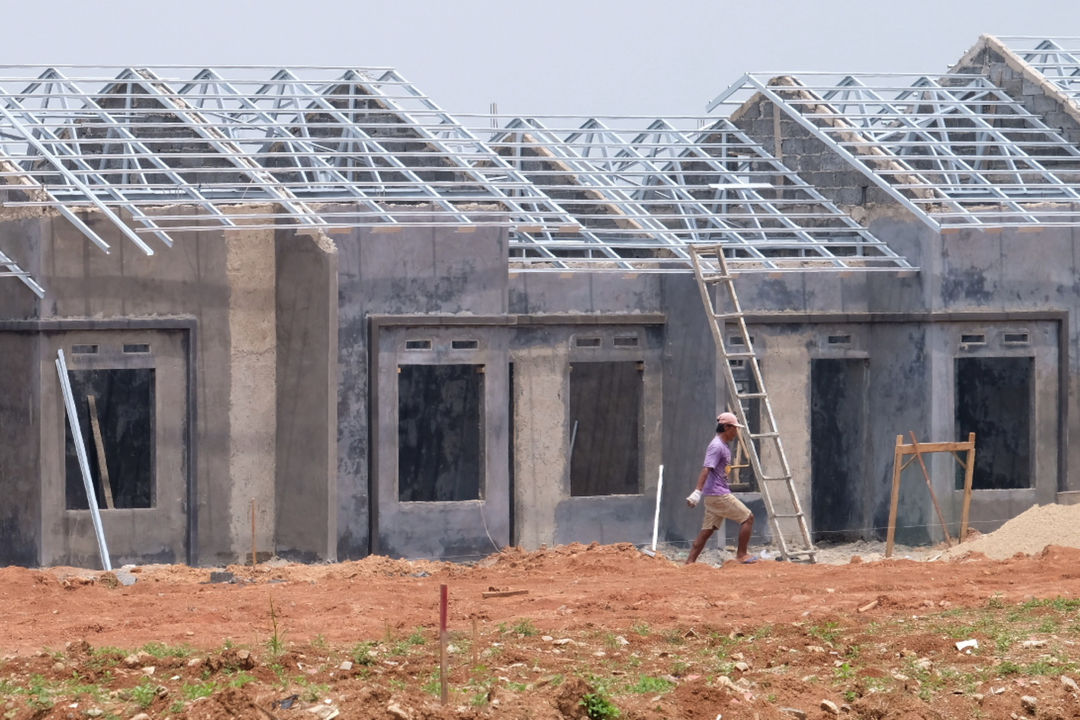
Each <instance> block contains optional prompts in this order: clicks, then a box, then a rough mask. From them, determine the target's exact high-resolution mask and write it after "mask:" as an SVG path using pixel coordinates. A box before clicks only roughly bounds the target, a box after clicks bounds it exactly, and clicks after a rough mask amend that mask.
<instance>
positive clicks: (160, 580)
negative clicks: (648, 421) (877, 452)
mask: <svg viewBox="0 0 1080 720" xmlns="http://www.w3.org/2000/svg"><path fill="white" fill-rule="evenodd" d="M861 549H862V550H863V551H865V557H864V556H863V555H859V554H852V549H851V548H850V547H849V548H847V550H846V552H843V551H839V550H834V551H831V553H830V552H828V551H826V552H824V553H823V555H824V556H827V557H825V558H824V559H825V560H826V561H825V562H821V563H818V564H814V565H810V564H798V563H789V562H776V561H774V560H772V559H763V560H760V561H759V562H757V563H755V564H752V565H742V564H735V563H733V562H727V563H724V564H723V565H722V566H719V567H718V566H717V565H716V564H715V563H716V562H717V561H718V560H719V559H720V555H718V554H717V553H716V552H715V551H710V552H709V553H706V554H705V556H704V560H706V562H699V563H697V564H695V565H692V566H684V565H682V564H681V563H680V562H679V560H680V559H681V557H680V555H681V556H682V557H684V556H685V551H682V552H681V553H680V551H678V550H673V549H671V548H667V549H664V554H666V555H668V556H669V557H664V556H659V557H650V556H648V555H646V554H644V553H643V552H641V550H640V549H639V548H637V547H635V546H632V545H628V544H624V545H608V546H598V545H590V546H584V545H569V546H560V547H555V548H549V549H544V550H541V551H538V552H524V551H521V550H518V549H506V550H504V551H502V552H499V553H497V554H494V555H491V556H490V557H488V558H486V559H485V560H483V561H481V562H479V563H476V564H474V565H454V564H449V563H435V562H424V561H416V562H408V561H404V560H393V559H389V558H386V557H378V556H373V557H369V558H366V559H364V560H360V561H356V562H344V563H338V564H326V565H292V564H285V563H280V562H270V563H265V564H261V565H259V566H257V567H254V568H252V567H250V566H233V567H229V568H225V569H217V570H211V569H202V568H190V567H185V566H145V567H138V568H133V569H131V570H128V571H121V572H115V573H104V572H91V571H85V570H78V569H75V568H48V569H40V570H31V569H25V568H16V567H9V568H3V569H0V601H2V606H3V608H4V612H3V613H2V615H0V653H2V654H3V657H2V659H0V714H2V715H3V718H5V719H7V720H19V719H22V718H86V717H100V718H125V719H126V718H139V719H140V720H146V718H159V717H171V718H206V719H218V718H263V719H266V718H269V719H274V718H278V719H282V720H284V719H286V718H296V719H298V720H312V719H313V718H322V719H323V720H329V719H330V718H333V717H341V718H379V719H382V718H385V719H387V720H422V719H431V718H496V717H498V718H543V719H552V720H555V719H558V718H603V719H604V720H608V719H610V718H615V717H620V718H642V719H645V718H648V719H660V718H687V719H699V718H700V719H702V720H714V719H716V718H727V719H730V718H757V719H758V720H766V719H769V718H786V719H787V718H828V717H850V718H909V719H914V718H971V717H985V718H1010V717H1017V718H1020V717H1032V718H1076V717H1080V695H1078V691H1077V687H1076V684H1075V682H1076V681H1077V680H1080V646H1078V643H1080V549H1077V548H1075V547H1061V546H1056V545H1050V546H1047V547H1044V548H1042V549H1041V550H1040V551H1039V552H1037V553H1035V554H1032V555H1021V554H1018V555H1016V556H1014V557H1010V558H1007V559H1004V560H994V559H990V558H988V557H986V556H985V555H982V554H978V555H971V554H968V555H966V556H965V555H964V554H962V553H961V554H959V556H958V557H954V558H951V559H938V560H930V558H933V557H938V556H942V554H943V553H942V552H941V551H940V549H936V550H935V549H918V550H902V551H901V552H898V554H899V555H903V554H907V555H909V556H911V557H912V558H913V559H902V558H899V559H898V558H894V559H888V560H886V559H880V549H881V548H880V546H877V547H872V546H870V545H866V546H864V547H862V548H861ZM859 550H860V548H859V547H856V548H855V551H856V552H857V551H859ZM131 578H134V580H135V582H134V583H133V584H129V585H127V584H124V582H130V579H131ZM121 580H123V582H121ZM441 585H446V587H447V596H448V628H447V629H448V634H447V651H446V658H447V662H446V665H447V674H446V693H447V698H446V702H445V704H444V703H443V702H442V699H441V693H442V688H443V685H442V682H441V680H442V676H441V673H440V648H441V643H440V633H439V617H440V586H441ZM515 591H516V594H510V593H513V592H515ZM968 640H975V641H977V647H973V648H967V649H965V650H960V649H958V648H957V643H962V642H963V641H968Z"/></svg>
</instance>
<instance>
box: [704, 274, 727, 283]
mask: <svg viewBox="0 0 1080 720" xmlns="http://www.w3.org/2000/svg"><path fill="white" fill-rule="evenodd" d="M731 278H732V276H731V275H702V276H701V279H702V281H704V282H707V283H715V282H724V281H725V280H730V279H731Z"/></svg>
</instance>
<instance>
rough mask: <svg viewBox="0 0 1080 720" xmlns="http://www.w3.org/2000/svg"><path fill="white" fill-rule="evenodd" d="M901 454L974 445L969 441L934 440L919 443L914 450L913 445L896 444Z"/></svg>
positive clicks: (959, 448)
mask: <svg viewBox="0 0 1080 720" xmlns="http://www.w3.org/2000/svg"><path fill="white" fill-rule="evenodd" d="M897 447H899V448H900V451H901V454H902V455H913V454H915V453H916V452H923V453H932V452H952V451H954V450H963V451H966V450H971V449H972V448H973V447H974V446H973V445H972V444H971V443H970V442H935V443H919V449H918V450H917V451H916V449H915V446H914V445H898V446H897Z"/></svg>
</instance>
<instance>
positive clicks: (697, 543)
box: [686, 528, 713, 565]
mask: <svg viewBox="0 0 1080 720" xmlns="http://www.w3.org/2000/svg"><path fill="white" fill-rule="evenodd" d="M712 534H713V528H705V529H704V530H702V531H701V532H699V533H698V536H697V538H695V539H694V544H693V545H691V546H690V554H689V555H688V556H687V558H686V564H687V565H689V564H690V563H692V562H694V561H695V560H697V558H698V555H700V554H701V551H702V550H703V549H704V548H705V543H707V542H708V541H709V538H710V537H712Z"/></svg>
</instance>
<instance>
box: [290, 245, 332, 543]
mask: <svg viewBox="0 0 1080 720" xmlns="http://www.w3.org/2000/svg"><path fill="white" fill-rule="evenodd" d="M276 248H277V255H276V258H275V276H276V279H277V299H276V320H277V328H276V330H277V368H276V373H277V390H278V392H277V397H276V403H277V405H276V418H277V452H276V465H275V471H276V482H275V486H276V491H275V503H274V507H275V509H276V513H277V519H276V522H275V527H276V529H277V532H276V537H275V541H276V546H275V547H276V552H277V554H278V555H280V556H281V557H285V558H289V559H292V560H298V561H311V560H333V559H335V558H336V557H337V536H338V532H337V520H338V512H337V507H338V497H337V425H338V423H337V393H338V387H337V384H338V374H337V352H338V341H337V333H338V325H337V301H338V292H337V277H338V275H337V248H336V247H335V246H334V244H333V241H332V239H330V238H328V237H326V236H325V235H322V234H320V233H312V234H307V233H297V232H294V231H291V230H279V231H278V232H277V238H276Z"/></svg>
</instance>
